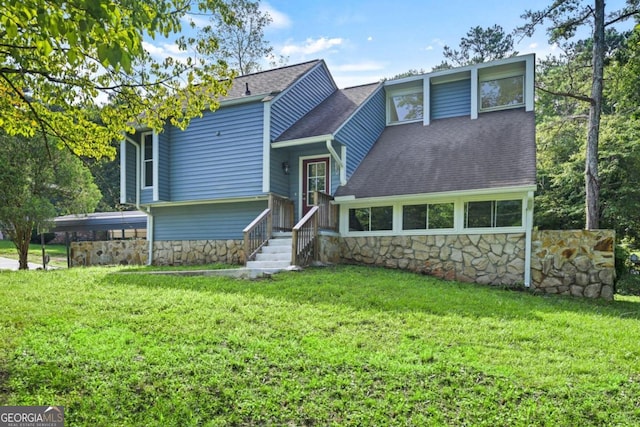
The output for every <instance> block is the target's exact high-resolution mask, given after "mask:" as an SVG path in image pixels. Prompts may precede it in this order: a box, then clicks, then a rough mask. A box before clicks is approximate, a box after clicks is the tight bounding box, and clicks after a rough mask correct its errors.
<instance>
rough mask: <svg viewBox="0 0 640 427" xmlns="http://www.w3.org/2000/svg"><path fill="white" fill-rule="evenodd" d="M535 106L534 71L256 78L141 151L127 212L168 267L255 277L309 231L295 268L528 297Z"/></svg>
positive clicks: (142, 138) (138, 142)
mask: <svg viewBox="0 0 640 427" xmlns="http://www.w3.org/2000/svg"><path fill="white" fill-rule="evenodd" d="M533 95H534V57H533V55H526V56H519V57H513V58H508V59H503V60H499V61H494V62H490V63H484V64H476V65H472V66H467V67H461V68H455V69H450V70H442V71H437V72H433V73H428V74H424V75H418V76H412V77H407V78H403V79H399V80H389V81H383V82H378V83H373V84H369V85H363V86H357V87H352V88H347V89H338V88H337V86H336V84H335V83H334V81H333V79H332V77H331V74H330V72H329V70H328V69H327V66H326V64H325V63H324V61H322V60H316V61H310V62H306V63H302V64H297V65H292V66H288V67H283V68H278V69H274V70H269V71H264V72H260V73H256V74H251V75H246V76H242V77H239V78H237V79H236V80H235V81H234V82H233V87H232V88H231V90H230V91H229V94H228V95H227V96H226V97H225V98H224V99H223V100H222V101H221V104H220V108H219V109H218V110H216V111H213V112H211V111H209V112H205V113H204V115H203V117H202V118H198V119H194V120H193V121H192V123H191V124H190V126H189V127H188V128H187V129H186V130H185V131H180V130H178V129H176V128H173V127H170V126H167V127H166V128H165V129H164V131H163V132H161V133H154V132H151V131H150V130H148V129H139V130H138V132H137V133H136V134H135V135H133V136H131V137H127V138H126V139H125V140H124V141H123V142H122V144H121V166H122V167H121V193H122V194H121V198H122V201H123V202H124V203H130V204H135V205H137V206H138V208H139V209H141V210H143V211H145V212H146V213H147V215H148V232H147V235H148V240H149V255H150V256H149V259H150V262H153V263H157V264H184V263H198V262H216V261H222V262H233V263H242V262H244V261H245V260H246V259H247V258H248V259H253V258H254V257H255V252H261V251H264V252H266V247H268V246H274V245H273V243H274V242H273V241H271V242H269V239H271V238H272V237H273V236H275V235H278V233H279V232H285V233H286V232H287V231H289V230H291V229H292V228H294V232H293V237H294V241H293V242H292V241H291V240H288V241H286V240H285V242H286V243H285V244H286V245H287V246H292V249H291V250H293V252H294V253H293V254H292V255H291V256H292V259H291V261H290V260H287V259H285V264H288V263H290V262H296V261H300V260H301V259H305V260H306V259H307V258H300V253H301V252H302V251H305V250H306V251H307V252H308V253H307V255H308V256H312V257H315V258H318V257H320V258H321V259H328V260H331V261H334V262H339V261H344V262H361V263H368V264H376V265H385V266H389V267H395V268H409V269H412V270H416V271H421V272H425V273H429V274H435V275H438V276H442V277H446V278H452V279H453V278H456V279H459V280H469V281H477V282H481V283H516V282H525V283H528V281H529V277H528V274H529V273H528V271H529V270H530V269H529V268H528V263H529V259H530V256H529V252H530V240H531V229H532V216H533V192H534V190H535V187H536V185H535V184H536V181H535V173H536V169H535V123H534V112H533V109H534V96H533ZM316 197H317V200H316ZM316 205H319V206H316ZM316 215H318V216H320V217H321V218H320V219H319V220H318V221H320V222H319V224H320V228H321V229H323V228H325V229H333V231H332V232H326V233H323V232H320V233H319V237H317V236H318V233H316V232H315V229H314V231H312V232H309V231H306V232H304V230H305V229H307V230H308V229H309V224H316V219H315V216H316ZM294 226H295V227H294ZM305 227H306V228H305ZM311 228H313V227H311ZM309 233H311V235H310V234H309ZM303 235H304V236H306V237H304V236H303ZM296 236H298V237H296ZM305 239H306V240H305ZM296 252H298V253H296Z"/></svg>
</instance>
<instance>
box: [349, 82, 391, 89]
mask: <svg viewBox="0 0 640 427" xmlns="http://www.w3.org/2000/svg"><path fill="white" fill-rule="evenodd" d="M381 83H382V82H371V83H363V84H361V85H355V86H348V87H344V88H342V89H340V90H347V89H356V88H359V87H364V86H372V85H379V84H381Z"/></svg>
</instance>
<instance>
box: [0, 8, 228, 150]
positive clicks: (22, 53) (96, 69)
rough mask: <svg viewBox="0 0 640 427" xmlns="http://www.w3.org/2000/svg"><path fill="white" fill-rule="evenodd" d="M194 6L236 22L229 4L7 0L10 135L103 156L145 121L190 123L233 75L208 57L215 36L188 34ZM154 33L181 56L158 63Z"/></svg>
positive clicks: (2, 26) (2, 101) (0, 74)
mask: <svg viewBox="0 0 640 427" xmlns="http://www.w3.org/2000/svg"><path fill="white" fill-rule="evenodd" d="M192 10H194V11H197V12H199V13H211V14H214V15H216V16H220V18H221V19H222V20H223V21H224V22H227V23H230V22H232V16H231V14H230V12H229V10H228V8H227V6H226V4H225V3H224V2H223V1H222V0H151V1H144V2H141V1H139V0H68V1H64V2H46V3H45V2H41V1H37V2H32V1H22V2H18V1H13V0H0V34H2V46H1V47H0V129H4V131H5V132H7V133H8V134H11V135H23V136H26V137H32V136H34V135H35V133H36V132H39V133H41V134H42V135H43V136H44V137H45V138H50V137H51V138H54V139H55V140H56V141H57V142H59V143H60V144H61V145H65V146H66V147H68V148H70V149H71V150H72V151H73V152H74V153H75V154H76V155H80V156H89V157H96V158H99V157H102V156H109V157H113V155H114V153H115V150H114V148H113V147H112V145H111V142H112V141H113V140H120V139H121V138H122V134H123V133H124V132H128V133H132V132H133V130H134V127H133V126H134V125H135V124H137V123H139V124H142V125H144V126H149V127H151V128H153V129H155V130H160V129H162V127H163V126H164V124H165V122H167V121H169V122H170V123H171V124H172V125H175V126H178V127H180V128H184V127H186V126H187V125H188V124H189V121H190V119H191V118H193V117H196V116H199V115H200V114H201V111H202V110H204V109H205V108H213V109H215V108H216V107H217V101H216V100H217V99H218V96H219V95H220V94H224V93H225V91H226V89H227V88H228V86H229V84H230V80H229V78H230V77H232V76H233V73H232V72H231V71H230V70H229V69H228V68H227V66H226V64H225V63H224V62H222V61H219V62H211V61H209V60H207V59H206V57H207V56H210V55H213V53H214V52H215V51H216V49H217V47H218V46H217V43H216V42H215V39H211V38H210V39H207V40H198V39H195V38H188V37H184V36H180V35H179V33H180V32H181V30H182V26H183V23H184V22H187V23H188V22H191V21H193V18H192V15H191V14H190V12H191V11H192ZM146 37H150V38H152V39H166V40H167V41H168V42H175V44H176V46H177V47H178V49H179V53H178V55H177V56H175V57H172V56H167V57H165V58H163V59H156V57H154V56H152V55H151V54H150V53H149V52H148V51H147V49H146V48H145V42H144V39H145V38H146ZM173 38H175V40H173ZM98 107H100V108H98ZM95 111H99V113H98V114H99V120H95V117H94V112H95Z"/></svg>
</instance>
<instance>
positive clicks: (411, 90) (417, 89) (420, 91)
mask: <svg viewBox="0 0 640 427" xmlns="http://www.w3.org/2000/svg"><path fill="white" fill-rule="evenodd" d="M414 93H415V94H421V95H422V117H420V118H419V119H412V120H401V121H400V120H399V121H393V122H392V121H391V102H392V99H393V97H394V96H402V95H411V94H414ZM425 99H428V98H425V96H424V88H423V87H420V86H419V85H416V86H413V87H409V88H403V89H388V90H387V99H386V111H387V120H386V122H387V126H396V125H404V124H407V123H416V122H423V121H424V115H425V111H426V109H425Z"/></svg>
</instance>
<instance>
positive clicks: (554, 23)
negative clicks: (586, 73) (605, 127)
mask: <svg viewBox="0 0 640 427" xmlns="http://www.w3.org/2000/svg"><path fill="white" fill-rule="evenodd" d="M638 3H639V2H638V0H628V1H627V6H626V7H625V8H623V9H622V10H619V11H615V12H613V13H610V14H608V15H607V14H606V13H605V2H604V0H593V2H591V1H582V0H555V1H553V3H552V4H551V5H550V6H548V7H547V8H545V9H543V10H541V11H531V10H527V11H526V12H525V13H524V14H523V15H522V18H523V19H525V20H526V21H527V22H526V23H525V25H523V26H522V27H520V28H519V32H520V33H522V34H524V35H527V36H531V35H533V33H534V31H535V30H536V28H537V27H538V26H539V25H543V24H544V23H545V22H549V23H550V26H549V27H547V34H548V36H549V41H550V42H553V43H555V42H558V41H562V40H565V41H566V40H569V39H571V38H573V37H574V36H575V34H576V31H577V30H578V28H579V27H581V26H584V25H588V26H590V27H591V31H592V37H591V38H592V44H593V45H592V53H591V79H590V80H591V85H590V93H589V94H588V95H585V94H581V93H563V92H557V94H558V95H564V96H570V97H573V98H575V99H579V100H582V101H585V102H587V103H589V121H588V130H587V144H586V149H585V168H584V176H585V195H586V197H585V213H586V215H585V217H586V221H585V228H587V229H597V228H599V218H600V179H599V176H598V141H599V134H600V118H601V114H602V97H603V85H604V78H603V76H604V60H605V28H606V27H607V26H610V25H613V24H615V23H617V22H620V21H622V20H624V19H627V18H629V17H631V16H633V15H635V14H637V13H638V12H639V11H640V8H639V6H638Z"/></svg>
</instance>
